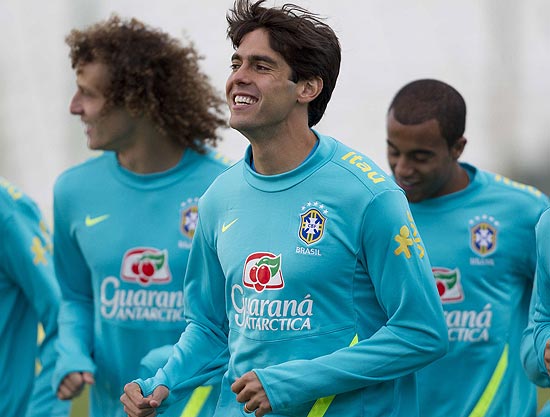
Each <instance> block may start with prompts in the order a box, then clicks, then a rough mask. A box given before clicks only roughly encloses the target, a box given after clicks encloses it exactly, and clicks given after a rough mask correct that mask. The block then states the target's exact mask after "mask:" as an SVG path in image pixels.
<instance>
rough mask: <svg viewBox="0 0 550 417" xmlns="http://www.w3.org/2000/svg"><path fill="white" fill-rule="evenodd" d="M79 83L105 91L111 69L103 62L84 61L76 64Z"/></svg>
mask: <svg viewBox="0 0 550 417" xmlns="http://www.w3.org/2000/svg"><path fill="white" fill-rule="evenodd" d="M76 80H77V83H78V84H79V85H81V86H83V87H87V88H93V89H97V90H101V91H103V90H104V89H105V88H106V87H107V85H108V82H109V69H108V67H107V65H105V64H103V63H102V62H83V63H79V64H78V65H77V66H76Z"/></svg>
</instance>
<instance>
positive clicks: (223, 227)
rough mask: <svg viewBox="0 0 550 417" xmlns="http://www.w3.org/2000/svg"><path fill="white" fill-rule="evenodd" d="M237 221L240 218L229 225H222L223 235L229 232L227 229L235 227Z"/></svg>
mask: <svg viewBox="0 0 550 417" xmlns="http://www.w3.org/2000/svg"><path fill="white" fill-rule="evenodd" d="M237 220H239V218H238V217H237V218H236V219H235V220H233V221H232V222H231V223H229V224H225V223H224V224H223V225H222V233H225V232H227V229H229V228H230V227H231V226H233V225H234V224H235V222H236V221H237Z"/></svg>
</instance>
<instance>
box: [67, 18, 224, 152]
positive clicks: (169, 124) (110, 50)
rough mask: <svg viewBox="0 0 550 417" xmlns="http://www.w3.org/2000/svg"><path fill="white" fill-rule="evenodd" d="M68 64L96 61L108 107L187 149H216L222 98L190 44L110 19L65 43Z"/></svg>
mask: <svg viewBox="0 0 550 417" xmlns="http://www.w3.org/2000/svg"><path fill="white" fill-rule="evenodd" d="M65 41H66V43H67V45H69V47H70V53H69V56H70V58H71V65H72V67H73V68H76V67H77V66H78V65H81V64H86V63H90V62H101V63H103V64H105V65H107V67H108V69H109V73H110V84H109V86H108V87H107V91H104V94H105V97H106V100H107V106H108V107H107V108H109V107H110V106H123V107H125V108H126V109H127V110H128V111H129V112H130V114H131V115H133V116H139V117H148V118H149V119H151V121H152V122H153V123H154V124H155V125H156V126H157V129H158V130H159V131H160V132H161V133H162V134H164V135H166V136H168V137H170V138H173V139H174V140H176V141H178V142H179V143H181V144H182V145H183V146H185V147H186V148H187V147H188V148H192V149H194V150H196V151H198V152H203V151H204V146H205V145H206V144H208V145H210V146H216V142H217V141H218V140H219V139H220V137H219V135H218V133H217V129H218V128H220V127H225V126H226V121H225V119H226V118H225V115H224V112H223V109H224V103H225V102H224V100H222V99H221V96H220V95H219V94H218V92H217V91H215V89H214V88H213V87H212V86H211V84H210V80H209V78H208V76H206V75H205V74H204V73H203V72H202V71H201V70H200V68H199V60H200V59H202V57H201V56H200V55H199V54H198V53H197V51H196V50H195V47H194V45H193V44H192V43H190V44H189V45H186V46H183V45H182V44H181V43H180V42H179V41H178V40H177V39H174V38H172V37H170V36H169V35H168V34H166V33H164V32H162V31H160V30H158V29H153V28H151V27H148V26H147V25H145V24H144V23H142V22H140V21H139V20H137V19H130V20H123V19H121V18H120V17H119V16H117V15H112V16H111V17H110V18H109V19H108V20H106V21H103V22H99V23H96V24H94V25H92V26H90V27H88V28H87V29H85V30H77V29H74V30H72V31H71V32H70V33H69V35H68V36H67V37H66V39H65Z"/></svg>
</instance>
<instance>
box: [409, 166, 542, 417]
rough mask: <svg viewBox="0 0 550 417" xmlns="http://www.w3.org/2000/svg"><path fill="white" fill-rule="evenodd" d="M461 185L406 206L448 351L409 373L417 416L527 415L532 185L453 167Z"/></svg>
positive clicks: (538, 201)
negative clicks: (414, 381) (425, 259)
mask: <svg viewBox="0 0 550 417" xmlns="http://www.w3.org/2000/svg"><path fill="white" fill-rule="evenodd" d="M462 166H463V167H464V168H465V169H466V171H467V172H468V174H469V176H470V184H469V185H468V187H467V188H465V189H464V190H461V191H459V192H456V193H452V194H449V195H445V196H442V197H437V198H433V199H428V200H425V201H422V202H419V203H414V204H411V205H410V206H411V210H412V213H413V217H414V219H415V221H416V224H417V225H418V229H419V230H420V233H421V234H422V237H423V239H424V242H425V244H426V249H427V251H428V253H429V256H430V261H431V263H432V269H433V273H434V277H435V281H436V285H437V288H438V291H439V294H440V298H441V302H442V303H443V309H444V311H445V319H446V322H447V327H448V337H449V343H450V347H449V353H447V355H446V356H445V357H443V358H442V359H440V360H438V361H436V362H434V363H433V364H431V365H429V366H427V367H426V368H424V369H422V370H421V371H420V372H419V373H418V381H419V394H420V396H419V398H420V414H421V415H422V416H423V417H430V416H434V417H435V416H437V417H440V416H456V417H467V416H485V417H497V416H498V417H506V416H509V417H522V416H534V415H535V410H536V390H535V386H534V385H533V384H531V383H530V381H529V380H528V379H527V377H526V375H525V373H524V371H523V369H522V365H521V361H520V353H519V350H520V341H521V335H522V332H523V330H524V329H525V327H526V324H527V316H528V309H529V300H530V298H531V291H532V285H533V278H534V274H535V224H536V222H537V220H538V218H539V216H540V214H541V213H542V211H543V210H544V209H545V207H547V206H548V199H547V197H546V196H545V195H543V194H542V193H541V192H540V191H538V190H536V189H534V188H533V187H530V186H525V185H523V184H519V183H517V182H514V181H511V180H509V179H508V178H505V177H502V176H500V175H495V174H492V173H489V172H485V171H482V170H479V169H476V168H474V167H473V166H471V165H468V164H462Z"/></svg>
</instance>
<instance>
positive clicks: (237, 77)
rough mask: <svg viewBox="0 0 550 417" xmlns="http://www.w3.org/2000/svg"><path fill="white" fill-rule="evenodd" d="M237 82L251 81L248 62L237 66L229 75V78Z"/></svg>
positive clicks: (245, 82)
mask: <svg viewBox="0 0 550 417" xmlns="http://www.w3.org/2000/svg"><path fill="white" fill-rule="evenodd" d="M228 81H230V82H232V83H235V84H247V83H249V82H250V67H249V65H247V64H246V63H243V64H241V65H240V66H239V67H238V68H235V69H234V70H233V71H232V72H231V74H230V75H229V80H228Z"/></svg>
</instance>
